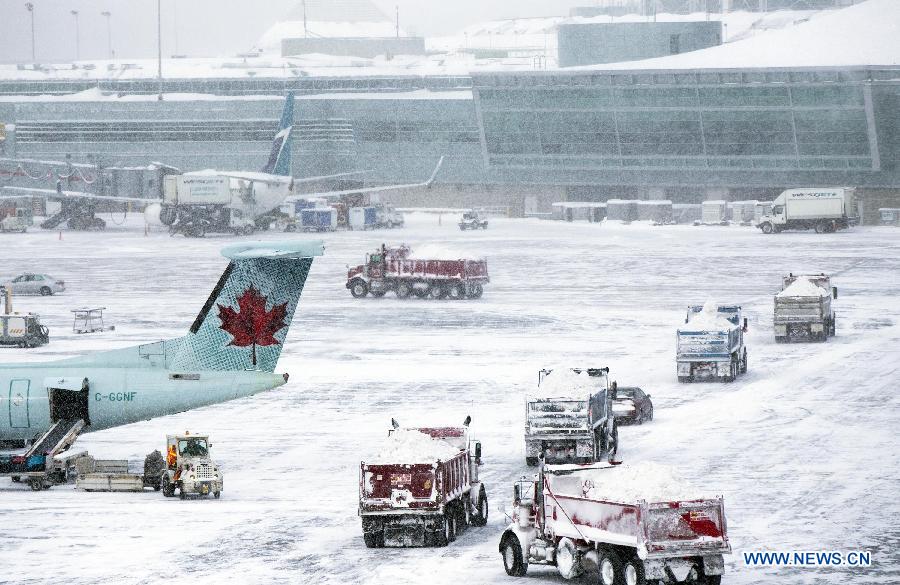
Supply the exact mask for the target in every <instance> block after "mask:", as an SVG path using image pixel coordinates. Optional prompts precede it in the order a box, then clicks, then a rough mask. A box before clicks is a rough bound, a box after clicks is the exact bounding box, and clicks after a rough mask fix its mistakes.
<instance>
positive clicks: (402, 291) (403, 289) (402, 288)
mask: <svg viewBox="0 0 900 585" xmlns="http://www.w3.org/2000/svg"><path fill="white" fill-rule="evenodd" d="M394 292H395V293H397V298H398V299H405V298H407V297H408V296H409V293H410V292H412V287H411V286H410V285H409V283H408V282H400V283H397V288H396V289H394Z"/></svg>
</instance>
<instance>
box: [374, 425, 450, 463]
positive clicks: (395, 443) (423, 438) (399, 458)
mask: <svg viewBox="0 0 900 585" xmlns="http://www.w3.org/2000/svg"><path fill="white" fill-rule="evenodd" d="M458 453H459V449H458V448H457V447H454V446H453V445H450V444H449V443H447V442H446V441H444V440H443V439H433V438H431V436H430V435H426V434H425V433H420V432H419V431H417V430H415V429H409V430H407V429H398V430H396V431H394V432H393V433H391V435H390V436H389V437H388V439H387V441H385V442H384V444H383V445H382V446H381V449H380V450H379V451H378V452H377V453H376V454H374V455H373V456H372V457H370V458H369V459H368V460H367V461H366V462H367V463H370V464H390V463H431V462H433V461H438V460H440V461H447V460H448V459H451V458H452V457H455V456H456V455H457V454H458Z"/></svg>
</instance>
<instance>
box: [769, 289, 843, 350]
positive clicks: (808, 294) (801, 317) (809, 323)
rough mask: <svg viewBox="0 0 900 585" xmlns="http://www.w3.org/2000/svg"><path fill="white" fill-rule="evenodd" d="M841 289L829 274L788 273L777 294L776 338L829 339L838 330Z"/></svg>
mask: <svg viewBox="0 0 900 585" xmlns="http://www.w3.org/2000/svg"><path fill="white" fill-rule="evenodd" d="M832 298H834V299H837V288H836V287H833V286H831V279H830V278H829V277H828V276H826V275H825V274H811V275H794V274H790V275H788V276H785V277H784V279H783V280H782V290H781V292H779V293H778V294H776V295H775V317H774V325H775V341H776V342H778V343H785V342H787V341H825V340H827V339H828V337H829V336H832V335H834V334H835V332H836V326H835V322H836V318H835V314H834V309H833V308H832V306H831V300H832Z"/></svg>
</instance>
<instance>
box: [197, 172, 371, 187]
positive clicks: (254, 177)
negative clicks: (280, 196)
mask: <svg viewBox="0 0 900 585" xmlns="http://www.w3.org/2000/svg"><path fill="white" fill-rule="evenodd" d="M369 172H371V171H354V172H352V173H338V174H335V175H321V176H318V177H301V178H299V179H294V183H313V182H315V181H324V180H326V179H338V178H340V177H350V176H353V175H362V174H364V173H369ZM187 174H188V175H190V174H192V173H187ZM209 174H210V175H215V176H216V177H227V178H229V179H240V180H242V181H252V182H255V183H266V184H268V185H282V184H285V183H290V182H291V177H282V176H280V175H270V174H268V173H252V172H246V173H245V172H239V171H238V172H232V171H227V172H224V173H219V172H212V173H209Z"/></svg>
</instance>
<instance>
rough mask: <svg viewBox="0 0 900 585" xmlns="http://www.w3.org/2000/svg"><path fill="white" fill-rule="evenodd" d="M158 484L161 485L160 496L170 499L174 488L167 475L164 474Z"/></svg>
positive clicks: (173, 493)
mask: <svg viewBox="0 0 900 585" xmlns="http://www.w3.org/2000/svg"><path fill="white" fill-rule="evenodd" d="M159 481H160V483H161V484H162V494H163V496H165V497H167V498H171V497H172V496H174V495H175V486H174V485H172V482H171V481H169V474H167V473H164V474H163V476H162V478H160V480H159Z"/></svg>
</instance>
